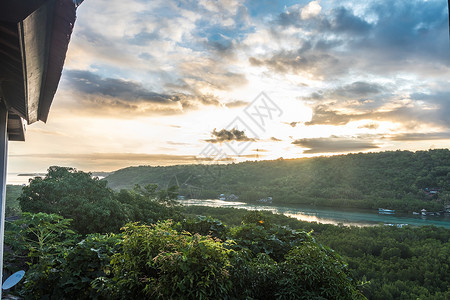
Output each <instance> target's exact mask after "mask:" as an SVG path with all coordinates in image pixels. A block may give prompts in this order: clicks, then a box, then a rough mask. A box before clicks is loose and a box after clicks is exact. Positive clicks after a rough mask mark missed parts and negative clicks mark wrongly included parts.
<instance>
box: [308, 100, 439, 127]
mask: <svg viewBox="0 0 450 300" xmlns="http://www.w3.org/2000/svg"><path fill="white" fill-rule="evenodd" d="M439 114H440V112H439V111H438V110H437V109H423V107H421V106H419V105H410V106H403V107H398V108H393V109H392V110H383V111H369V112H361V113H343V112H339V111H336V110H333V109H331V108H330V107H329V106H327V105H319V106H317V107H315V108H314V109H313V116H312V118H311V121H309V122H305V125H307V126H311V125H345V124H347V123H349V122H351V121H358V120H374V121H390V122H398V123H402V125H403V126H405V127H408V128H409V129H414V128H416V127H418V126H421V125H423V124H433V125H443V123H442V120H440V119H438V118H436V115H439Z"/></svg>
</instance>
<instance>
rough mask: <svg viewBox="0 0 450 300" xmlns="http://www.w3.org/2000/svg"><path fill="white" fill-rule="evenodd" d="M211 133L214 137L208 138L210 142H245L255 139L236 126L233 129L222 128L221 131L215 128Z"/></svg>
mask: <svg viewBox="0 0 450 300" xmlns="http://www.w3.org/2000/svg"><path fill="white" fill-rule="evenodd" d="M211 135H212V136H214V137H215V138H214V139H210V140H206V141H207V142H210V143H222V142H230V141H238V142H245V141H255V139H253V138H249V137H248V136H247V135H246V134H245V131H243V130H238V129H236V128H233V129H231V130H226V129H222V130H220V131H216V129H215V128H214V130H213V131H212V132H211Z"/></svg>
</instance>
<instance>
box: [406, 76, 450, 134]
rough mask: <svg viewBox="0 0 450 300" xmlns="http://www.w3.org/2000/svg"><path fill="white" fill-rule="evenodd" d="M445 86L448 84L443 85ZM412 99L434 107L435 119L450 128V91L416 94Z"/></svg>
mask: <svg viewBox="0 0 450 300" xmlns="http://www.w3.org/2000/svg"><path fill="white" fill-rule="evenodd" d="M443 84H444V86H445V84H448V83H443ZM411 99H413V100H415V101H423V102H425V103H427V104H429V105H431V106H432V108H433V106H434V108H435V109H434V112H435V113H434V114H433V119H434V120H435V121H436V122H439V123H441V124H443V125H445V126H446V127H448V128H449V127H450V91H438V92H435V93H430V94H424V93H414V94H412V95H411Z"/></svg>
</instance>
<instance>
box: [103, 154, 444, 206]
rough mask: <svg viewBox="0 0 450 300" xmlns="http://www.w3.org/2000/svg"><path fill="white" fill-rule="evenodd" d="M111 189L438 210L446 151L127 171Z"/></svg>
mask: <svg viewBox="0 0 450 300" xmlns="http://www.w3.org/2000/svg"><path fill="white" fill-rule="evenodd" d="M106 180H107V181H108V185H109V186H110V187H111V188H113V189H129V188H132V187H133V186H134V185H135V184H140V185H146V184H149V183H156V184H158V185H159V186H160V187H163V188H166V187H168V186H173V185H178V186H179V188H180V194H181V195H184V196H186V197H193V198H205V199H206V198H217V197H218V195H219V194H221V193H224V194H225V195H228V194H231V193H233V194H236V195H238V196H239V200H241V201H249V202H251V201H256V200H258V199H260V198H265V197H268V196H271V197H273V201H274V203H298V204H313V205H320V206H331V207H333V206H339V207H359V208H378V207H387V208H392V209H397V210H400V211H414V210H419V209H421V208H426V209H428V210H442V209H443V208H444V206H445V205H448V204H450V150H448V149H438V150H429V151H417V152H409V151H389V152H380V153H358V154H348V155H339V156H332V157H317V158H304V159H289V160H287V159H286V160H285V159H278V160H274V161H260V162H256V161H248V162H243V163H238V164H228V165H178V166H169V167H150V166H140V167H129V168H125V169H121V170H118V171H116V172H114V173H113V174H111V175H109V176H108V177H106Z"/></svg>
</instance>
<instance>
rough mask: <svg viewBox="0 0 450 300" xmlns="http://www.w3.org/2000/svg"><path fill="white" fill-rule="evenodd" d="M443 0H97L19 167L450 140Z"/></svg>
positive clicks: (227, 158)
mask: <svg viewBox="0 0 450 300" xmlns="http://www.w3.org/2000/svg"><path fill="white" fill-rule="evenodd" d="M448 26H449V25H448V10H447V1H446V0H429V1H425V0H405V1H400V0H393V1H384V0H381V1H377V0H373V1H372V0H361V1H345V0H343V1H335V0H318V1H273V0H254V1H237V0H218V1H212V0H200V1H189V0H186V1H172V0H154V1H145V0H127V1H118V0H108V1H106V0H86V1H84V2H83V3H82V4H81V6H80V7H79V8H78V11H77V20H76V23H75V28H74V32H73V34H72V38H71V42H70V44H69V50H68V53H67V58H66V62H65V66H64V71H63V74H62V77H61V81H60V84H59V87H58V91H57V93H56V95H55V98H54V101H53V104H52V107H51V110H50V115H49V118H48V121H47V123H46V124H44V123H42V122H39V123H35V124H32V125H29V126H27V132H26V141H25V142H11V143H10V144H9V162H8V172H10V173H14V172H45V170H46V169H47V168H48V167H49V166H52V165H60V166H71V167H75V168H77V169H80V170H84V171H114V170H117V169H120V168H124V167H127V166H136V165H172V164H188V163H226V162H239V161H244V160H262V159H277V158H280V157H283V158H298V157H311V156H317V155H335V154H345V153H351V152H379V151H387V150H398V149H400V150H412V151H415V150H427V149H434V148H449V147H450V43H449V32H448V30H449V29H448V28H449V27H448Z"/></svg>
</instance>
